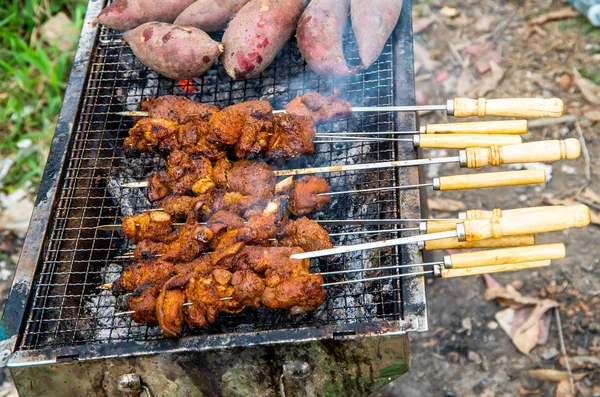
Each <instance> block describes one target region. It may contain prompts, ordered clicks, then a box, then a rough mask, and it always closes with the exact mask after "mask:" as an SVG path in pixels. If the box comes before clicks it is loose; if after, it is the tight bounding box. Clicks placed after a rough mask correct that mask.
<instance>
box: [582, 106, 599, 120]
mask: <svg viewBox="0 0 600 397" xmlns="http://www.w3.org/2000/svg"><path fill="white" fill-rule="evenodd" d="M584 115H585V118H587V119H588V120H589V121H600V109H592V110H589V111H587V112H585V114H584Z"/></svg>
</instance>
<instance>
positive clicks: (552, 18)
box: [529, 7, 579, 25]
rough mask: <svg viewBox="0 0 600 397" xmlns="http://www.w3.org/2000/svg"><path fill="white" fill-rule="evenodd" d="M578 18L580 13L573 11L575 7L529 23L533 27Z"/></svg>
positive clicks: (554, 12)
mask: <svg viewBox="0 0 600 397" xmlns="http://www.w3.org/2000/svg"><path fill="white" fill-rule="evenodd" d="M578 16H579V12H577V10H575V9H573V7H565V8H561V9H560V10H556V11H553V12H550V13H548V14H546V15H542V16H539V17H537V18H533V19H532V20H530V21H529V23H530V24H531V25H543V24H545V23H546V22H550V21H557V20H559V19H565V18H574V17H578Z"/></svg>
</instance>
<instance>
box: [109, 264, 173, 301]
mask: <svg viewBox="0 0 600 397" xmlns="http://www.w3.org/2000/svg"><path fill="white" fill-rule="evenodd" d="M173 271H174V268H173V264H172V263H170V262H167V261H165V260H163V259H162V258H156V259H148V260H145V261H141V262H135V263H132V264H130V265H129V266H127V267H126V268H125V269H124V270H123V273H122V274H121V277H119V278H118V279H117V281H115V282H114V283H113V291H114V292H115V293H123V292H133V291H135V290H137V289H138V288H140V287H141V286H142V285H145V284H155V285H162V284H164V283H165V282H166V281H167V280H168V279H169V277H171V275H172V274H173Z"/></svg>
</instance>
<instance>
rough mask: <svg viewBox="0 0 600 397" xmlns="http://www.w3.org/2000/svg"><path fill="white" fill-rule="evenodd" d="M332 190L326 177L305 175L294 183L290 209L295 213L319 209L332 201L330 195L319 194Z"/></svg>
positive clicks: (308, 212)
mask: <svg viewBox="0 0 600 397" xmlns="http://www.w3.org/2000/svg"><path fill="white" fill-rule="evenodd" d="M330 191H331V187H330V186H329V184H328V183H327V181H326V180H325V179H323V178H319V177H318V176H312V175H310V176H308V175H307V176H303V177H302V178H300V179H298V180H297V181H296V182H295V183H294V188H293V189H292V191H291V194H290V200H289V204H288V209H289V210H290V212H291V213H292V214H294V215H306V214H310V213H311V212H314V211H318V210H320V209H321V208H323V207H324V206H326V205H327V204H329V203H330V202H331V197H330V196H319V194H320V193H328V192H330Z"/></svg>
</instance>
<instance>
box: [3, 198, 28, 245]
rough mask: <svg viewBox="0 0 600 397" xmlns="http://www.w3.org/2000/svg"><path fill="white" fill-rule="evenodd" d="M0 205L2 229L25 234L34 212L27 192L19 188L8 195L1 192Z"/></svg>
mask: <svg viewBox="0 0 600 397" xmlns="http://www.w3.org/2000/svg"><path fill="white" fill-rule="evenodd" d="M0 207H1V208H0V230H9V231H11V232H14V233H16V234H18V235H25V233H26V232H27V228H28V227H29V219H30V218H31V213H32V212H33V203H32V202H31V200H30V199H29V198H28V196H27V192H26V191H24V190H22V189H19V190H16V191H15V192H13V193H11V194H9V195H7V196H6V195H4V194H0Z"/></svg>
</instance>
